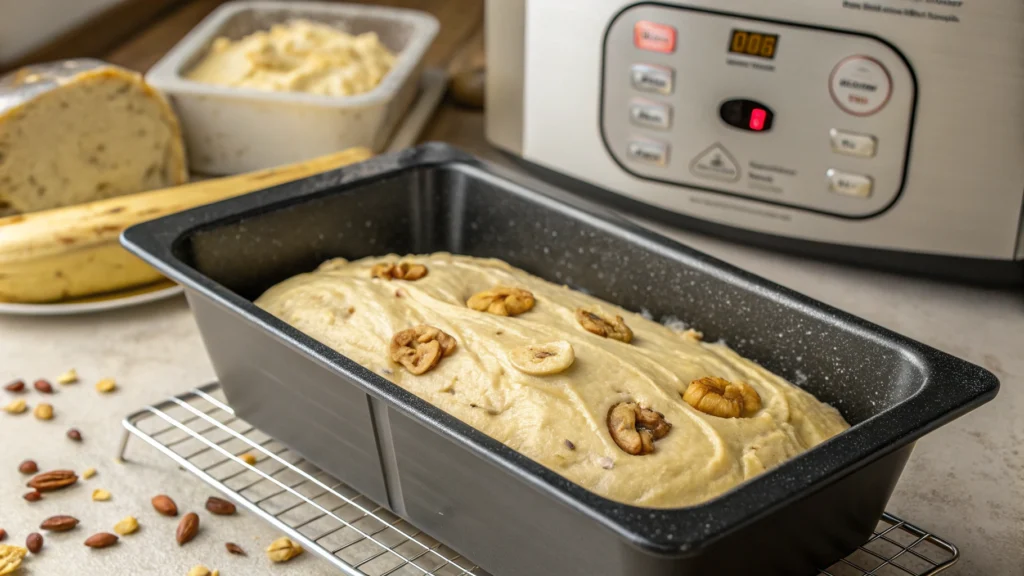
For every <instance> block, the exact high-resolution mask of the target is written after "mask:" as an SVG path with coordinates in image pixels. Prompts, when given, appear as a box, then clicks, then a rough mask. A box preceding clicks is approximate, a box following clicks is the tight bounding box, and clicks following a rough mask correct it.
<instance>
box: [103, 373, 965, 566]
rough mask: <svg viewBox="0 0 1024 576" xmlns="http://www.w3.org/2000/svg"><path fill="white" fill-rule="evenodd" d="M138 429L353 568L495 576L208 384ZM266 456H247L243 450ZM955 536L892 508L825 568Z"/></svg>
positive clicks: (164, 406) (133, 423)
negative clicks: (266, 428)
mask: <svg viewBox="0 0 1024 576" xmlns="http://www.w3.org/2000/svg"><path fill="white" fill-rule="evenodd" d="M124 427H125V433H124V438H123V439H122V441H121V454H120V455H121V457H122V458H123V457H124V455H125V450H126V448H127V446H128V440H129V439H130V438H131V435H135V436H137V437H139V438H141V439H142V440H144V441H145V442H146V443H148V444H150V445H151V446H153V447H155V448H157V449H158V450H160V451H161V452H163V453H164V454H165V455H167V456H168V457H170V458H171V459H172V460H174V461H175V462H176V463H177V464H178V465H180V466H181V467H183V468H185V469H186V470H188V471H190V472H192V473H193V474H195V475H196V476H198V477H199V478H201V479H202V480H203V481H205V482H206V483H207V484H210V485H211V486H213V487H214V488H216V489H218V490H220V491H221V492H223V493H224V494H225V495H227V496H228V497H229V498H231V499H232V500H234V501H235V502H237V503H238V504H239V505H240V506H242V507H243V508H245V509H247V510H249V511H250V512H252V513H253V514H255V515H257V516H259V517H260V518H262V519H264V520H266V521H267V522H269V523H271V524H273V525H274V526H275V527H277V528H278V529H280V530H281V531H282V532H284V533H286V534H287V535H288V536H289V537H290V538H292V539H293V540H295V541H297V542H299V543H300V544H302V545H303V546H304V547H306V548H307V549H309V550H310V551H311V552H314V553H316V554H318V555H320V556H321V557H323V558H324V559H325V560H327V561H328V562H330V563H331V564H332V565H333V566H335V567H336V568H338V569H339V570H340V571H341V572H343V573H344V574H347V575H349V576H490V574H489V573H488V572H487V571H485V570H484V569H482V568H480V567H479V566H477V565H475V564H473V563H472V562H471V561H469V560H468V559H466V558H464V557H463V556H462V555H461V554H459V553H458V552H456V551H454V550H452V549H450V548H448V547H447V546H444V545H443V544H441V543H440V542H438V541H437V540H435V539H433V538H431V537H430V536H429V535H427V534H426V533H424V532H423V531H422V530H420V529H418V528H416V527H415V526H413V525H412V524H410V523H409V522H407V521H406V520H404V519H402V518H399V517H398V516H396V515H394V514H392V513H391V512H390V511H388V510H387V509H386V508H384V507H382V506H380V505H378V504H376V503H374V502H373V501H371V500H370V499H368V498H367V497H365V496H363V495H362V494H360V493H359V492H357V491H355V490H353V489H352V488H350V487H349V486H347V485H346V484H344V483H342V482H339V481H338V480H336V479H334V478H332V477H330V476H329V475H327V474H326V473H325V472H323V471H321V470H320V469H319V468H317V467H316V466H314V465H313V464H312V463H310V462H307V461H306V460H305V459H303V458H302V457H301V456H299V455H298V454H297V453H295V452H293V451H292V450H290V449H288V448H287V447H285V446H284V445H283V444H280V443H279V442H277V441H275V440H274V439H273V438H270V437H269V436H267V435H266V434H264V433H262V432H260V431H259V430H258V429H256V428H255V427H253V426H251V425H249V424H248V423H247V422H245V421H244V420H242V419H240V418H238V417H237V416H235V413H234V411H233V410H232V409H231V408H230V407H229V406H228V405H227V404H226V403H225V402H224V399H223V395H222V394H221V391H220V386H219V385H218V384H217V383H212V384H207V385H205V386H201V387H199V388H195V389H193V390H191V391H189V392H186V393H184V394H181V395H179V396H174V397H172V398H169V399H167V400H165V401H163V402H160V403H159V404H155V405H152V406H147V407H145V408H143V409H141V410H139V411H137V412H135V413H133V414H131V415H130V416H128V417H127V418H125V420H124ZM247 454H251V455H253V456H255V457H256V463H255V464H254V465H249V464H246V463H245V461H244V460H242V456H243V455H247ZM959 557H960V553H959V551H958V550H957V548H956V546H954V545H953V544H951V543H949V542H947V541H945V540H943V539H941V538H939V537H938V536H935V535H934V534H931V533H930V532H928V531H926V530H923V529H921V528H918V527H917V526H914V525H913V524H910V523H908V522H905V521H904V520H901V519H899V518H897V517H896V516H893V515H891V514H888V513H886V514H885V515H884V516H883V517H882V519H881V520H880V521H879V523H878V527H877V528H876V529H875V532H874V534H873V535H872V537H871V539H870V540H868V542H867V543H865V544H864V545H863V546H861V547H860V549H859V550H857V551H856V552H854V553H853V554H851V555H850V556H848V557H846V558H844V559H843V560H841V561H840V562H838V563H836V564H835V565H833V566H831V567H829V568H828V569H824V570H821V571H820V575H821V576H933V575H935V574H939V573H940V572H943V571H945V570H946V569H947V568H949V567H950V566H952V565H953V564H955V563H956V561H957V560H958V559H959Z"/></svg>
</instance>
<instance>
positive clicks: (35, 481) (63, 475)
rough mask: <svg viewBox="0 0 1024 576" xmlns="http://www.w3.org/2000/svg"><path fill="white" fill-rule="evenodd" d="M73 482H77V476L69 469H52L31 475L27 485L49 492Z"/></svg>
mask: <svg viewBox="0 0 1024 576" xmlns="http://www.w3.org/2000/svg"><path fill="white" fill-rule="evenodd" d="M75 482H78V476H77V475H76V474H75V473H74V472H72V471H71V470H53V471H51V472H43V473H42V474H37V475H36V476H33V477H32V479H31V480H29V481H28V486H29V487H30V488H35V489H36V490H38V491H40V492H49V491H53V490H60V489H61V488H67V487H68V486H71V485H72V484H74V483H75Z"/></svg>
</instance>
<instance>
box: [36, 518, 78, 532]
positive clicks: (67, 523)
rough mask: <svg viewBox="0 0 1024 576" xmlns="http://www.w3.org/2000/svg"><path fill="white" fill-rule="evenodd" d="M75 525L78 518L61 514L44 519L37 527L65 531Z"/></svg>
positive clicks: (51, 530)
mask: <svg viewBox="0 0 1024 576" xmlns="http://www.w3.org/2000/svg"><path fill="white" fill-rule="evenodd" d="M75 526H78V518H75V517H74V516H68V515H66V514H61V515H58V516H50V517H49V518H47V519H46V520H43V522H42V524H40V525H39V529H40V530H47V531H49V532H67V531H68V530H71V529H73V528H74V527H75Z"/></svg>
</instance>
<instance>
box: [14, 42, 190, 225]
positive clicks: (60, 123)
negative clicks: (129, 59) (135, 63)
mask: <svg viewBox="0 0 1024 576" xmlns="http://www.w3.org/2000/svg"><path fill="white" fill-rule="evenodd" d="M187 179H188V171H187V169H186V166H185V154H184V148H183V144H182V140H181V130H180V128H179V125H178V120H177V118H176V117H175V116H174V113H173V111H172V110H171V108H170V106H169V105H168V104H167V101H166V100H165V99H164V98H163V96H161V95H160V94H159V93H157V92H156V91H154V90H153V89H152V88H151V87H150V86H149V85H147V84H146V83H145V82H144V81H143V79H142V77H141V76H140V75H139V74H137V73H135V72H132V71H130V70H126V69H124V68H120V67H117V66H113V65H111V64H107V63H105V62H101V61H99V60H91V59H76V60H64V61H60V62H53V63H49V64H43V65H39V66H30V67H27V68H23V69H21V70H18V71H17V72H13V73H11V74H8V75H7V76H4V77H2V78H0V214H5V213H7V214H10V213H24V212H34V211H37V210H46V209H50V208H56V207H60V206H69V205H72V204H81V203H83V202H89V201H92V200H99V199H103V198H110V197H114V196H120V195H123V194H132V193H135V192H141V191H144V190H151V189H154V188H163V187H167V186H173V185H177V184H182V183H184V182H185V181H186V180H187Z"/></svg>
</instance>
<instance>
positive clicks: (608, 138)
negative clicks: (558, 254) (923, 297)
mask: <svg viewBox="0 0 1024 576" xmlns="http://www.w3.org/2000/svg"><path fill="white" fill-rule="evenodd" d="M486 32H487V58H488V66H487V69H488V81H487V110H488V114H487V136H488V139H489V140H490V141H491V142H492V143H494V144H495V145H497V146H498V147H500V148H502V149H504V150H506V151H508V152H510V153H511V154H513V155H515V156H518V157H520V158H521V159H523V160H525V161H526V162H527V163H528V164H529V165H530V166H531V167H534V168H536V169H537V171H538V172H539V173H542V174H544V175H545V176H547V177H549V178H551V179H553V180H555V181H557V182H558V183H559V184H561V185H563V186H571V187H572V188H573V189H574V190H578V191H584V192H586V193H589V194H593V195H597V196H599V197H602V198H603V199H605V200H606V201H608V202H611V203H614V204H620V205H624V206H627V207H629V208H630V209H632V210H633V211H635V212H637V213H640V214H642V215H645V216H652V217H655V218H658V219H660V220H663V221H667V222H670V223H673V224H676V225H682V226H686V227H687V228H691V229H700V230H704V231H711V232H716V233H723V234H725V235H727V236H730V237H733V238H736V239H739V240H742V241H745V242H750V243H755V244H759V245H764V246H770V247H776V248H782V249H792V250H797V251H803V252H806V253H811V254H815V255H818V256H824V257H828V258H838V259H845V260H852V261H860V262H865V263H870V264H875V265H883V266H887V267H895V268H898V269H902V270H907V271H925V272H929V273H939V274H943V275H950V276H958V277H962V278H970V279H972V280H980V281H996V282H1019V281H1020V278H1021V276H1022V270H1024V266H1022V261H1024V210H1022V207H1024V2H1021V1H1020V0H985V1H984V2H963V1H959V0H875V1H871V2H868V1H862V0H857V1H852V0H817V1H813V2H812V1H809V0H774V1H772V2H762V1H760V0H688V1H686V2H677V1H665V2H659V3H653V2H643V3H630V2H624V1H622V0H489V1H488V4H487V31H486Z"/></svg>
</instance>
